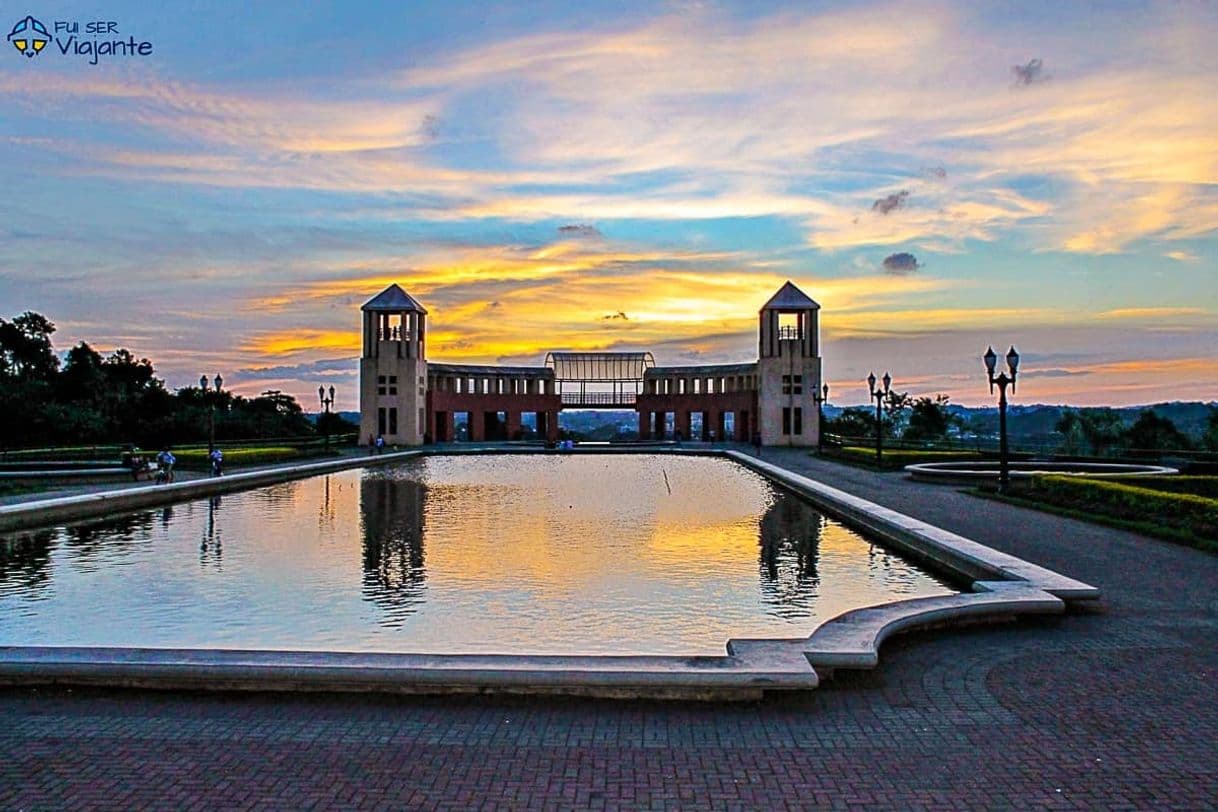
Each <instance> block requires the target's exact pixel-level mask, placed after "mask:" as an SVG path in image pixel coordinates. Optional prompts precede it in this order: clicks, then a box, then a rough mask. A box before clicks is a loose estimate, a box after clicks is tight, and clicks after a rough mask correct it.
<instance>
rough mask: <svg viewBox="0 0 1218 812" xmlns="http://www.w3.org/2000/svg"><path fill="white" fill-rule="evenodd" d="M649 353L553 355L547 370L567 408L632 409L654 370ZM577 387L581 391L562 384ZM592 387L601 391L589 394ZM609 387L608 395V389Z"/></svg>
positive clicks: (547, 361)
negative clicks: (551, 372) (647, 378)
mask: <svg viewBox="0 0 1218 812" xmlns="http://www.w3.org/2000/svg"><path fill="white" fill-rule="evenodd" d="M655 365H656V362H655V359H654V358H652V357H651V353H649V352H551V353H547V354H546V368H547V369H551V370H553V371H554V380H555V381H557V383H558V394H559V396H560V397H561V398H562V404H563V405H564V406H582V407H584V408H601V409H612V408H632V407H633V406H634V403H635V399H636V398H637V397H638V394H639V392H641V391H642V389H643V378H644V376H645V375H646V374H647V370H649V369H652V368H654V367H655ZM564 383H566V384H578V385H579V388H578V391H571V390H570V389H567V388H564V386H563V384H564ZM588 384H593V385H594V388H595V389H598V390H600V391H592V392H589V391H588ZM606 384H608V391H605V385H606Z"/></svg>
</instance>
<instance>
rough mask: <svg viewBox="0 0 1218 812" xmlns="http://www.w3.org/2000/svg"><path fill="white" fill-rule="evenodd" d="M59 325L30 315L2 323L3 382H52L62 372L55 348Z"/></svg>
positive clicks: (0, 375)
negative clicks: (56, 329)
mask: <svg viewBox="0 0 1218 812" xmlns="http://www.w3.org/2000/svg"><path fill="white" fill-rule="evenodd" d="M54 332H55V325H54V324H52V323H51V322H50V320H49V319H47V317H46V316H43V315H42V314H40V313H34V312H33V311H26V312H25V313H22V314H21V315H20V316H18V317H17V318H15V319H13V320H12V321H5V320H4V319H0V378H10V379H16V380H42V381H45V382H49V381H50V380H51V378H52V377H53V376H54V375H55V373H56V372H57V371H58V370H59V359H58V358H57V357H56V356H55V350H54V348H53V347H52V346H51V334H52V333H54Z"/></svg>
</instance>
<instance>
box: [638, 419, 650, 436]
mask: <svg viewBox="0 0 1218 812" xmlns="http://www.w3.org/2000/svg"><path fill="white" fill-rule="evenodd" d="M639 439H640V440H650V439H651V412H639Z"/></svg>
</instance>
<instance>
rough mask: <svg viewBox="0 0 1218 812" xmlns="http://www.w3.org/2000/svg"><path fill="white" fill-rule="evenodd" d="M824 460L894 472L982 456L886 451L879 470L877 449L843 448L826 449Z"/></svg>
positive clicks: (903, 450)
mask: <svg viewBox="0 0 1218 812" xmlns="http://www.w3.org/2000/svg"><path fill="white" fill-rule="evenodd" d="M820 456H822V457H823V458H824V459H827V460H834V461H836V462H844V463H847V464H848V465H857V466H859V467H861V468H870V469H872V470H873V471H874V470H884V471H893V470H898V469H901V468H904V467H905V466H906V465H915V464H917V463H920V462H950V461H953V460H979V459H981V458H982V457H981V455H980V454H978V453H977V452H976V451H968V450H964V449H961V450H960V451H923V450H920V449H914V448H894V449H892V450H891V451H890V450H888V449H884V455H883V460H884V462H883V465H882V466H881V467H880V468H879V469H877V468H876V464H875V449H874V448H866V447H864V446H842V447H841V448H826V449H824V450H823V451H822V452H821V453H820Z"/></svg>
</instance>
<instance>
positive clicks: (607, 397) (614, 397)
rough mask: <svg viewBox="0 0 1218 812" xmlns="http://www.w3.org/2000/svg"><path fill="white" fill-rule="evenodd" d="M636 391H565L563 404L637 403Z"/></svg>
mask: <svg viewBox="0 0 1218 812" xmlns="http://www.w3.org/2000/svg"><path fill="white" fill-rule="evenodd" d="M637 397H638V395H636V394H635V393H634V392H563V393H562V405H563V406H624V407H630V406H633V405H634V404H635V399H636V398H637Z"/></svg>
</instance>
